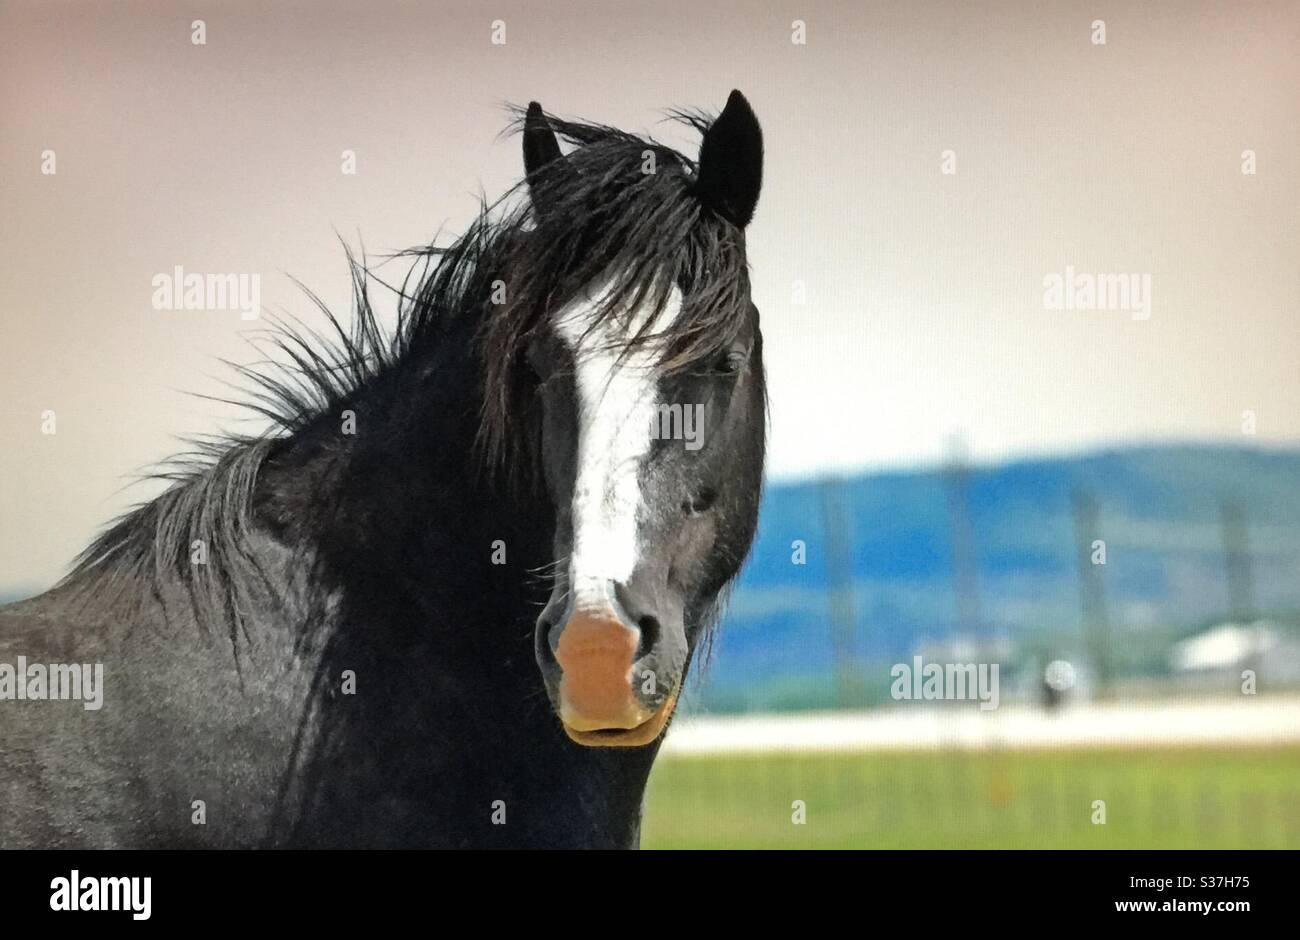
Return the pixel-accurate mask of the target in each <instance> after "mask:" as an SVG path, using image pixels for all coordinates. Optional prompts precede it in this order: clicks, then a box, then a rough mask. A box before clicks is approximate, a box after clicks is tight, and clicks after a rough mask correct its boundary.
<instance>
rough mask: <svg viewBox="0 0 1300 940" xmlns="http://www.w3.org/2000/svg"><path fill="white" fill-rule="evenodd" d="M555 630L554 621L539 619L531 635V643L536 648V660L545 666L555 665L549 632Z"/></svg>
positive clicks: (545, 618)
mask: <svg viewBox="0 0 1300 940" xmlns="http://www.w3.org/2000/svg"><path fill="white" fill-rule="evenodd" d="M554 628H555V621H553V620H551V619H550V618H549V617H539V618H538V620H537V628H536V630H535V631H534V633H533V642H534V645H535V646H536V647H537V655H538V658H539V659H540V660H541V661H542V662H544V663H547V664H552V665H554V664H555V650H553V649H551V630H553V629H554Z"/></svg>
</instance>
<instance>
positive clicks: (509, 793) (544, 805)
mask: <svg viewBox="0 0 1300 940" xmlns="http://www.w3.org/2000/svg"><path fill="white" fill-rule="evenodd" d="M465 358H468V357H465ZM439 365H441V364H439ZM434 374H435V375H436V374H437V373H436V371H435V372H434ZM476 379H477V377H476V376H474V375H472V374H470V373H469V371H468V370H467V369H466V368H465V366H464V363H463V362H462V363H447V364H446V371H445V372H443V373H442V374H441V375H440V376H439V381H438V382H437V383H436V384H432V385H430V387H429V388H428V389H427V390H424V391H416V392H414V393H405V394H401V395H394V394H393V392H392V390H391V389H378V390H377V393H376V394H375V395H374V396H373V397H369V398H368V397H366V396H365V395H362V396H360V398H359V399H358V401H357V404H356V408H355V411H356V419H357V433H356V435H355V436H354V438H353V439H350V440H345V441H343V442H342V443H343V446H344V447H345V448H346V449H345V451H344V456H343V458H342V459H340V458H339V454H338V451H337V449H336V448H337V444H338V443H339V442H337V441H331V442H320V441H318V442H316V443H315V444H314V445H311V444H310V443H309V444H308V446H306V447H305V448H304V453H305V454H314V456H311V457H308V458H301V457H300V458H298V459H299V460H302V459H306V460H307V461H308V462H309V463H310V462H312V461H321V462H322V463H323V464H328V467H329V469H328V470H325V469H321V468H313V467H311V466H305V465H304V466H299V467H296V468H293V469H292V470H291V469H290V467H292V464H293V460H291V459H286V460H285V461H283V462H282V466H281V467H279V468H278V469H277V472H276V473H274V474H272V475H271V477H269V478H268V479H269V480H271V485H272V486H276V485H279V486H284V487H288V488H291V489H292V488H293V487H295V486H297V487H301V481H303V480H312V481H319V480H326V481H328V485H327V486H324V487H323V490H322V491H321V492H317V493H314V494H312V496H313V499H312V502H311V503H310V505H312V506H313V509H312V511H311V513H309V517H311V518H315V519H316V520H318V523H319V529H320V531H319V533H318V535H317V536H316V537H317V538H318V539H319V544H318V545H316V546H315V547H314V551H315V552H317V553H319V554H320V555H321V559H320V561H321V563H320V566H319V570H320V577H322V578H323V579H324V583H322V584H320V585H317V589H318V590H321V591H328V592H329V593H330V594H331V595H332V596H335V597H337V604H336V606H335V608H334V611H333V614H332V620H333V622H332V624H331V627H330V631H329V633H330V636H329V640H328V644H327V646H326V652H325V653H324V656H323V659H322V661H321V662H320V664H319V667H318V668H319V671H320V675H321V687H322V688H324V689H326V690H327V691H326V693H325V694H324V695H323V696H322V697H321V699H320V700H319V702H318V703H317V708H318V712H317V715H318V723H317V727H316V730H315V734H314V735H313V737H314V739H315V744H314V745H313V747H312V748H311V750H312V754H311V756H310V757H309V759H308V760H307V762H306V764H305V765H304V767H303V783H304V785H305V787H306V788H307V789H308V790H313V791H315V792H316V793H317V794H318V796H317V797H312V798H310V799H309V800H308V803H309V804H311V805H314V806H315V807H316V808H315V809H313V810H308V815H309V817H310V818H309V821H308V822H307V823H305V825H307V826H308V828H310V827H311V826H315V825H322V824H324V825H328V824H327V823H322V822H321V821H322V820H324V819H327V818H331V817H335V816H340V812H341V811H340V809H339V804H340V803H341V804H343V806H347V805H348V804H350V803H353V802H354V801H356V800H357V799H358V798H362V799H364V800H365V801H367V802H372V803H375V804H376V805H381V804H382V805H388V806H392V807H393V810H392V811H393V813H394V814H395V816H394V817H393V818H392V819H389V820H386V821H385V822H384V823H383V824H382V825H380V827H379V831H380V832H381V833H385V834H387V833H390V832H393V831H399V830H402V829H403V827H405V828H407V829H409V830H410V832H411V839H412V840H413V841H414V842H419V841H420V840H421V839H422V838H425V836H423V835H422V833H427V839H428V841H432V842H437V841H439V840H445V839H451V840H452V841H455V840H456V839H458V838H461V839H464V840H465V841H466V842H469V843H473V844H491V843H492V841H493V839H496V838H499V839H500V840H502V841H503V842H504V843H513V844H518V843H519V840H520V835H521V832H523V833H526V836H525V837H524V841H525V842H531V843H535V844H569V843H570V841H571V840H572V844H603V845H620V844H625V843H627V842H628V841H630V840H633V839H635V832H636V828H637V825H638V819H639V813H640V801H641V795H642V792H643V790H644V787H645V783H646V778H647V776H648V774H649V767H650V761H651V755H649V754H648V753H644V752H643V753H640V754H614V753H611V752H600V751H594V750H590V749H586V748H581V747H579V746H577V745H575V744H573V743H572V742H570V741H569V740H568V739H567V738H566V737H565V736H564V734H563V732H562V731H561V729H560V727H559V724H558V721H557V719H556V718H555V716H554V715H553V714H552V712H551V709H550V705H549V703H548V701H547V698H546V694H545V689H544V686H543V683H542V680H541V676H540V673H539V671H538V668H537V665H536V662H535V659H534V652H533V639H532V636H533V624H534V620H535V618H536V617H537V614H538V612H539V611H540V610H541V608H542V605H543V604H544V602H545V599H546V593H547V590H548V586H547V585H546V584H545V583H544V581H543V579H542V578H541V577H540V576H539V574H538V572H539V569H540V570H543V571H544V570H545V566H546V565H547V564H548V563H549V562H550V561H551V560H552V554H553V536H554V532H553V526H554V509H553V508H552V507H551V506H550V504H549V499H548V498H547V497H546V496H545V495H544V494H534V495H531V496H528V497H525V498H512V497H511V496H510V495H509V494H508V492H507V491H506V489H505V488H504V485H503V484H500V483H498V482H497V481H496V478H495V477H494V476H493V475H492V474H490V473H484V472H483V471H482V468H481V467H480V466H479V465H478V460H479V457H478V454H477V452H476V450H475V447H474V438H475V434H476V432H477V418H478V414H479V402H478V401H476V400H475V394H476V393H475V392H474V389H476V388H477V387H478V383H477V381H476ZM290 456H292V455H290ZM302 495H304V494H302V493H300V492H299V493H290V494H289V495H288V497H286V496H284V495H282V496H281V498H280V501H281V502H284V501H285V500H286V498H289V499H297V498H299V497H301V496H302ZM300 528H301V526H300ZM345 670H346V671H348V672H349V673H350V674H351V675H352V676H354V677H355V680H354V681H355V684H356V687H357V694H356V695H355V696H353V697H349V696H347V695H340V694H336V693H337V692H338V689H339V686H340V684H341V683H342V682H343V681H344V676H343V674H344V671H345ZM330 690H332V691H330ZM497 800H500V801H502V803H503V804H504V810H503V812H504V813H505V815H506V818H507V823H506V825H505V826H504V827H498V826H496V825H494V824H492V822H491V815H492V812H493V803H494V801H497ZM340 818H348V816H347V814H346V813H344V814H342V816H341V817H340ZM430 820H432V821H430ZM385 837H387V836H385ZM321 838H324V839H326V840H327V841H328V838H329V836H328V833H326V834H324V835H323V836H321Z"/></svg>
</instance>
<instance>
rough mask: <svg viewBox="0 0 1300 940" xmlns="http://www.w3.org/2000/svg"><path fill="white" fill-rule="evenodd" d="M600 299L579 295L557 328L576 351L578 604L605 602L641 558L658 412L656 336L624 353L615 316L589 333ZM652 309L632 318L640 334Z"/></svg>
mask: <svg viewBox="0 0 1300 940" xmlns="http://www.w3.org/2000/svg"><path fill="white" fill-rule="evenodd" d="M603 297H604V291H603V290H602V291H598V292H597V293H596V296H595V298H594V299H592V298H591V297H590V296H589V297H588V299H585V300H580V301H576V302H574V303H572V304H570V305H569V307H568V309H566V310H564V311H562V312H561V313H560V315H559V316H558V317H557V318H556V330H557V332H558V333H559V336H560V338H561V339H562V340H563V341H564V343H565V345H567V346H568V347H569V349H570V350H571V351H572V352H573V355H574V361H575V370H574V371H575V375H574V378H575V384H576V386H577V399H578V459H577V476H576V479H575V481H574V487H573V555H572V557H571V559H570V562H569V584H570V588H571V590H572V591H573V597H574V606H575V608H581V607H584V606H592V605H595V604H599V603H602V602H603V601H604V600H605V597H606V584H607V582H608V581H627V580H628V579H629V578H630V577H631V575H632V569H633V568H634V567H635V566H636V561H637V511H638V509H639V508H640V506H641V486H640V481H639V480H638V475H637V469H638V466H639V464H640V461H641V458H642V457H644V456H645V455H646V454H647V453H649V451H650V445H651V432H652V419H653V416H654V414H655V408H656V402H655V388H656V384H655V374H654V368H653V366H654V363H655V360H656V358H657V354H658V351H657V350H656V349H655V348H654V346H655V344H653V343H651V344H648V345H647V346H645V347H643V348H641V349H638V350H636V351H635V352H632V353H630V354H628V355H627V356H625V357H624V358H623V359H622V361H619V351H620V345H621V344H620V343H619V342H618V340H619V337H620V332H619V331H620V330H621V329H623V328H624V327H623V326H622V325H621V324H620V323H619V318H614V319H613V320H612V321H606V323H605V324H604V325H602V326H600V327H598V328H597V329H595V330H593V331H592V332H591V333H590V334H589V335H587V336H586V337H585V339H584V337H583V333H584V332H585V331H586V330H587V328H588V326H590V324H591V320H592V312H593V310H595V309H597V308H598V307H599V305H600V304H601V303H602V301H603ZM681 305H682V297H681V293H680V292H679V291H678V290H677V289H676V288H674V289H673V291H672V293H671V294H670V295H669V297H668V300H667V302H666V303H665V304H664V309H663V310H662V312H661V313H660V314H659V316H658V317H657V318H656V319H655V321H654V323H653V324H652V325H651V327H650V332H651V333H659V332H662V331H663V330H664V329H665V328H666V327H667V326H668V325H669V324H671V323H672V322H673V320H674V319H675V318H676V317H677V315H678V314H679V313H680V312H681ZM647 315H648V313H647V312H646V311H636V312H635V314H634V315H633V316H631V317H630V318H629V320H630V322H628V321H625V322H626V323H627V325H626V327H625V328H626V329H627V331H628V332H627V334H626V335H628V336H632V335H635V334H636V332H637V331H638V330H639V329H640V328H641V326H642V324H643V323H644V322H645V320H646V317H647Z"/></svg>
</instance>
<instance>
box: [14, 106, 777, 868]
mask: <svg viewBox="0 0 1300 940" xmlns="http://www.w3.org/2000/svg"><path fill="white" fill-rule="evenodd" d="M677 117H678V118H679V119H681V120H683V121H685V122H686V123H688V124H691V125H694V127H695V128H697V129H698V130H699V131H700V132H701V133H702V135H703V139H702V145H701V149H700V155H699V158H698V160H691V159H689V158H688V157H686V156H683V155H682V154H680V153H678V152H676V151H674V150H672V149H669V148H667V147H665V146H663V145H661V144H659V143H657V142H654V141H652V140H647V139H642V138H640V137H636V136H633V135H630V134H626V133H623V132H621V131H618V130H615V129H613V128H609V127H603V126H598V125H592V124H586V123H579V122H574V121H566V120H560V119H557V118H555V117H553V116H550V115H546V114H544V113H543V111H542V109H541V108H540V107H539V106H538V105H537V104H535V103H534V104H532V105H530V106H529V108H528V110H527V112H526V114H524V115H521V117H520V123H521V124H522V128H523V144H524V148H523V149H524V163H525V168H526V171H527V175H526V179H525V181H524V182H523V183H521V184H520V186H521V187H522V188H523V190H524V192H522V193H520V194H519V196H518V198H514V196H515V194H514V191H513V190H512V192H511V193H509V194H507V197H506V198H504V199H503V200H502V202H501V203H499V204H498V205H496V206H494V207H488V208H485V209H484V211H483V212H482V213H481V215H480V217H479V218H478V220H477V221H476V222H475V223H474V224H473V225H472V226H471V227H470V229H469V230H468V231H467V232H466V233H465V234H464V235H463V236H462V237H461V238H460V239H458V240H457V241H456V242H455V244H454V245H453V246H452V247H450V248H447V249H434V248H426V249H419V250H417V251H416V252H415V253H414V255H415V258H416V260H415V262H414V263H413V266H412V273H411V275H410V276H408V278H407V282H406V283H405V284H403V285H401V286H400V288H397V291H398V296H399V322H398V326H397V328H396V330H395V331H393V332H392V335H391V336H389V335H387V333H386V332H385V331H383V330H381V329H380V328H379V326H378V325H377V320H376V316H375V314H374V312H373V310H372V308H371V305H370V301H369V298H368V289H369V287H370V285H371V283H372V282H374V281H376V280H377V278H376V276H375V275H373V274H372V273H371V272H370V271H368V270H367V269H366V267H365V266H364V263H358V262H357V261H355V260H352V259H350V261H351V264H352V271H353V283H354V295H355V300H354V303H355V308H356V309H355V310H354V311H353V316H352V326H351V327H350V328H343V327H340V326H339V323H338V322H337V321H336V320H335V319H334V318H333V317H332V316H330V317H329V320H330V323H331V324H332V325H333V330H334V331H335V332H336V333H337V335H333V336H332V338H330V339H328V340H326V339H323V338H322V337H321V336H319V335H317V334H316V333H314V332H312V331H310V330H307V329H306V328H304V327H301V326H299V327H297V328H296V329H284V330H283V331H282V332H281V333H279V334H278V343H279V345H280V347H281V350H282V352H283V353H284V354H285V357H282V358H286V362H287V363H288V364H287V365H286V366H284V367H283V368H280V369H278V370H275V371H270V372H268V371H267V370H265V369H260V370H256V371H254V370H245V371H246V372H247V374H248V376H249V377H250V378H251V379H252V380H253V381H254V382H255V383H256V384H255V385H254V386H253V388H254V392H253V396H254V403H253V407H255V408H256V409H258V410H259V411H261V412H262V413H263V414H265V415H267V416H269V417H270V418H271V419H272V420H273V422H274V423H275V424H274V426H273V430H272V431H271V432H268V433H267V434H265V435H263V436H259V437H245V438H223V439H221V440H220V441H207V442H206V443H204V444H203V445H202V446H200V448H199V451H198V454H197V455H196V456H192V457H191V458H190V459H189V460H187V461H185V462H182V464H181V465H180V466H179V467H178V468H176V469H174V470H172V471H170V472H169V475H170V476H171V477H173V478H174V482H173V483H172V485H171V486H170V487H169V488H168V489H167V490H166V491H165V492H163V493H162V495H160V496H159V497H157V498H156V499H154V500H153V501H151V502H149V503H147V504H144V505H142V506H140V507H138V508H137V509H135V510H133V511H132V512H131V513H129V514H128V515H127V516H125V517H124V518H122V519H121V520H119V521H118V522H116V523H115V524H114V525H113V526H112V527H111V528H110V529H109V530H107V531H106V532H105V533H104V534H103V535H102V536H101V537H99V538H98V539H97V540H96V541H95V542H94V543H93V544H92V545H91V546H90V547H89V548H87V550H86V551H85V553H84V555H83V556H82V558H81V559H80V560H79V561H78V563H77V565H76V567H75V568H74V570H73V571H72V573H71V574H70V575H69V576H68V577H67V578H66V579H65V580H64V581H63V582H61V583H60V584H59V585H58V586H56V587H55V588H54V589H53V590H51V591H49V592H48V593H46V594H43V595H41V596H39V597H36V598H33V599H31V600H28V601H25V602H22V603H19V604H16V605H12V606H9V607H7V608H4V609H3V610H0V846H6V847H21V846H56V847H64V846H68V847H71V846H91V847H98V846H128V847H130V846H139V847H157V846H195V847H202V846H231V847H233V846H290V845H293V846H558V847H563V846H635V845H636V844H637V842H638V838H639V827H640V815H641V802H642V797H643V793H644V789H645V784H646V779H647V777H648V775H649V773H650V768H651V764H652V762H653V761H654V758H655V754H656V752H657V750H658V747H659V743H660V741H661V739H662V735H663V733H664V729H665V727H666V725H667V724H668V721H669V720H670V718H671V716H672V713H673V710H674V707H675V705H676V702H677V697H678V693H679V690H680V689H681V687H682V683H683V681H684V679H685V676H686V674H687V671H688V668H689V666H690V664H691V661H692V658H693V656H694V654H695V652H696V650H697V648H698V646H699V645H700V643H701V641H702V640H703V639H705V638H706V637H707V636H708V634H709V632H710V630H711V627H712V625H713V623H714V622H715V620H716V618H717V614H718V608H719V605H720V598H721V597H722V596H723V595H724V594H725V588H726V587H727V585H728V584H729V583H730V582H731V581H732V579H733V578H734V577H735V576H736V574H737V572H738V571H739V569H740V567H741V564H742V562H743V560H744V558H745V555H746V554H747V552H748V550H749V546H750V543H751V541H752V539H753V535H754V530H755V526H756V523H757V516H758V504H759V496H760V489H761V484H762V467H763V452H764V427H765V423H766V399H765V386H764V378H763V365H762V344H761V338H760V335H759V323H758V311H757V309H756V308H755V307H754V305H753V303H752V301H751V299H750V289H749V281H748V273H747V266H746V257H745V234H744V232H745V227H746V226H747V225H748V224H749V221H750V218H751V216H752V215H753V211H754V208H755V205H756V202H757V199H758V193H759V186H760V181H761V174H762V137H761V134H760V130H759V126H758V122H757V120H756V119H755V117H754V114H753V112H752V111H751V109H750V106H749V104H748V103H747V102H746V101H745V99H744V97H743V96H742V95H740V94H739V93H738V92H732V94H731V97H730V98H729V100H728V101H727V105H726V108H725V109H724V110H723V112H722V113H721V114H720V115H719V116H718V117H717V118H716V120H713V121H711V122H710V121H709V120H708V119H707V118H705V117H703V116H701V115H696V114H685V113H678V115H677ZM557 133H558V135H559V137H560V138H563V139H564V140H566V141H567V142H568V143H569V144H570V145H572V147H571V150H570V152H569V153H567V154H564V153H562V152H561V149H560V146H559V143H558V141H557V136H556V135H557ZM326 314H327V315H328V311H326ZM539 612H540V616H539ZM19 657H23V658H24V660H25V663H27V664H33V665H30V666H26V665H25V666H24V668H22V669H19V668H18V666H19ZM50 664H53V666H51V665H50ZM71 664H87V669H86V671H85V678H86V681H87V683H89V682H90V681H91V677H92V675H93V673H92V671H91V669H90V666H91V665H92V664H102V668H103V680H102V687H101V688H100V689H98V691H97V692H96V694H98V695H102V708H97V709H96V708H92V707H88V706H90V705H91V703H90V702H88V701H84V699H86V697H87V692H88V689H86V688H83V689H81V690H80V695H81V699H80V700H79V699H77V698H76V696H77V694H78V690H77V689H75V688H70V683H71V678H77V677H79V676H80V675H81V673H80V672H78V671H77V670H75V669H72V668H71ZM38 673H39V674H40V676H39V677H43V678H44V681H43V682H40V683H38V682H37V681H36V680H37V678H38ZM60 673H61V678H60V679H59V681H57V682H56V681H55V678H56V675H59V674H60ZM74 673H76V675H75V676H74V675H73V674H74ZM6 686H7V691H8V694H6ZM16 687H21V689H19V691H18V694H15V688H16ZM19 695H22V696H23V700H18V698H19ZM548 703H549V704H548Z"/></svg>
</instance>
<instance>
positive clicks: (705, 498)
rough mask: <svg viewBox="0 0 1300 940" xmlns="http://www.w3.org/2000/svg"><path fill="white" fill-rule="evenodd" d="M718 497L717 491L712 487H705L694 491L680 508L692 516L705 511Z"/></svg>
mask: <svg viewBox="0 0 1300 940" xmlns="http://www.w3.org/2000/svg"><path fill="white" fill-rule="evenodd" d="M717 499H718V491H717V490H715V489H713V488H712V487H705V488H704V489H702V490H700V491H699V492H698V493H696V494H695V495H694V496H693V497H691V499H689V500H687V501H686V502H685V503H683V504H682V508H683V509H684V510H685V511H686V512H687V513H688V514H689V515H692V516H695V515H699V514H700V513H702V512H707V511H708V510H709V508H710V507H712V506H713V504H714V503H715V502H717Z"/></svg>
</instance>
